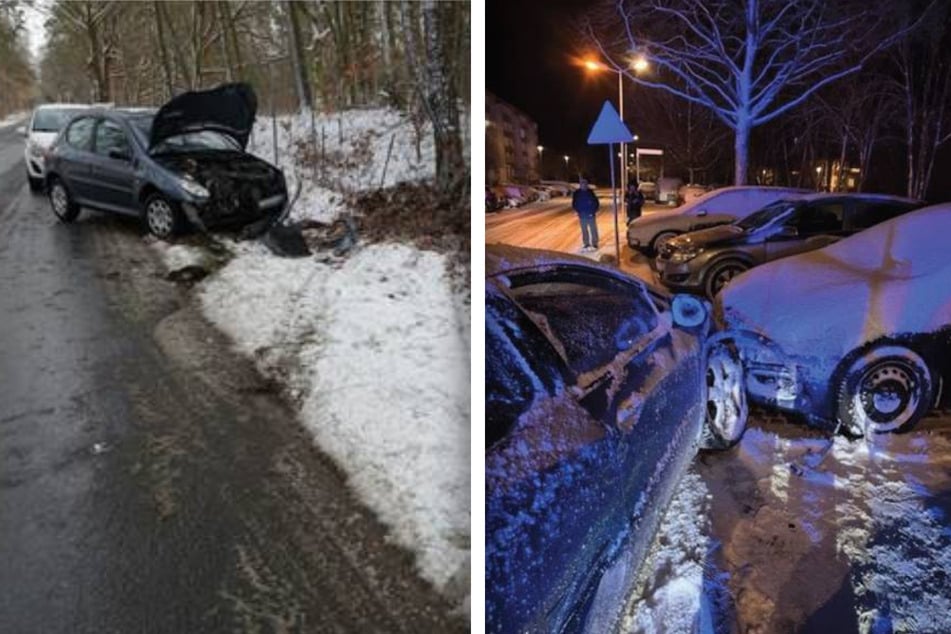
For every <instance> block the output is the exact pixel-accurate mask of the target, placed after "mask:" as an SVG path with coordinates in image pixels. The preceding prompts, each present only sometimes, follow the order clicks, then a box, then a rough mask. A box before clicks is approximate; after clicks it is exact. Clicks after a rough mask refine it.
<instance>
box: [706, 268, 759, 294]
mask: <svg viewBox="0 0 951 634" xmlns="http://www.w3.org/2000/svg"><path fill="white" fill-rule="evenodd" d="M749 268H750V267H749V266H748V265H747V264H746V263H745V262H740V261H739V260H725V261H723V262H718V263H716V264H714V265H713V267H712V268H711V269H710V272H709V273H707V281H706V284H705V285H704V290H705V292H706V294H707V297H708V298H709V299H711V300H712V299H713V298H714V297H716V295H717V293H719V292H720V291H722V290H723V287H724V286H726V285H727V284H728V283H729V282H730V280H732V279H733V278H734V277H736V276H737V275H739V274H740V273H742V272H743V271H746V270H747V269H749Z"/></svg>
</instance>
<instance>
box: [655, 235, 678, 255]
mask: <svg viewBox="0 0 951 634" xmlns="http://www.w3.org/2000/svg"><path fill="white" fill-rule="evenodd" d="M678 235H680V234H679V233H677V232H676V231H661V232H660V233H658V234H657V235H656V236H654V241H653V242H651V248H652V249H653V250H654V255H657V254H658V253H660V248H661V247H662V246H664V245H665V244H667V241H668V240H670V239H672V238H676V237H677V236H678Z"/></svg>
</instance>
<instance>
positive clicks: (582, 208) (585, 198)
mask: <svg viewBox="0 0 951 634" xmlns="http://www.w3.org/2000/svg"><path fill="white" fill-rule="evenodd" d="M599 206H600V203H599V202H598V197H597V196H595V195H594V192H593V191H591V189H589V188H588V181H586V180H585V179H583V178H582V179H581V180H580V181H578V189H576V190H575V193H573V194H572V195H571V207H572V209H574V210H575V211H576V212H577V214H578V219H579V220H580V221H581V239H582V241H584V247H583V248H582V249H581V250H582V251H595V250H597V248H598V220H597V217H596V214H597V213H598V207H599Z"/></svg>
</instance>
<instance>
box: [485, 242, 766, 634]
mask: <svg viewBox="0 0 951 634" xmlns="http://www.w3.org/2000/svg"><path fill="white" fill-rule="evenodd" d="M485 302H486V313H485V315H486V334H485V337H486V339H485V346H486V347H485V363H486V386H485V389H486V403H485V429H486V454H485V491H486V546H485V549H486V578H485V579H486V581H485V588H486V629H487V631H488V632H562V631H580V630H581V629H582V628H584V629H586V630H587V631H595V632H600V631H608V630H607V629H605V628H606V627H607V626H608V624H609V623H611V622H612V621H613V620H614V619H615V618H616V617H617V611H618V610H619V608H620V606H621V604H622V596H621V595H619V594H618V593H623V592H625V591H627V590H629V589H630V586H631V585H632V583H633V580H634V577H635V575H636V574H637V569H638V567H639V565H640V563H641V560H642V558H643V556H644V554H645V551H646V548H647V546H648V545H649V544H650V541H651V539H652V538H653V534H654V531H655V528H656V526H657V524H658V522H659V519H660V517H661V515H662V513H663V511H664V509H665V507H666V505H667V503H668V501H669V499H670V496H671V493H672V491H673V488H674V486H675V484H676V483H677V481H678V480H679V478H680V476H681V474H682V472H683V470H684V469H685V468H686V466H687V464H688V463H689V462H690V461H691V459H692V458H693V456H694V454H695V452H696V450H697V448H698V445H701V444H702V445H703V446H706V447H710V448H726V447H728V446H730V445H732V444H733V443H735V442H736V441H737V440H739V438H740V435H741V434H742V433H743V429H744V427H745V424H746V415H747V410H746V398H745V392H744V390H743V377H742V372H743V369H742V363H741V362H740V359H739V356H738V354H737V352H736V350H735V348H733V347H731V346H730V345H729V344H728V343H726V342H725V341H723V340H721V339H718V338H717V337H719V335H717V336H716V337H712V338H711V337H710V333H711V319H712V317H711V315H710V314H709V309H710V305H709V304H707V303H706V302H704V301H702V300H699V299H697V298H694V297H691V296H689V295H678V296H673V297H671V296H670V295H668V294H666V293H664V292H663V291H658V290H655V289H652V288H651V287H648V286H647V285H646V284H644V283H643V282H642V281H640V280H638V279H636V278H632V277H628V276H626V275H624V274H622V273H620V272H619V271H617V270H616V269H613V268H611V267H608V266H604V265H599V264H596V263H593V262H592V261H591V260H587V259H584V258H580V257H576V256H571V255H566V254H561V253H554V252H548V251H536V250H529V249H519V248H515V247H504V246H488V247H487V248H486V294H485Z"/></svg>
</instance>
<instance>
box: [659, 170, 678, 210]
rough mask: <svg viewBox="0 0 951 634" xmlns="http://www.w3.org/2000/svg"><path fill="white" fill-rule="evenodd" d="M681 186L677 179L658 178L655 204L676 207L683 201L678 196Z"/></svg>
mask: <svg viewBox="0 0 951 634" xmlns="http://www.w3.org/2000/svg"><path fill="white" fill-rule="evenodd" d="M683 184H684V182H683V181H682V180H680V179H679V178H671V177H664V178H658V179H657V193H656V196H655V198H656V200H657V202H658V203H660V204H662V205H670V206H671V207H676V206H677V205H679V204H681V203H682V202H683V201H682V200H681V199H680V196H679V195H678V194H679V192H680V187H681V185H683Z"/></svg>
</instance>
